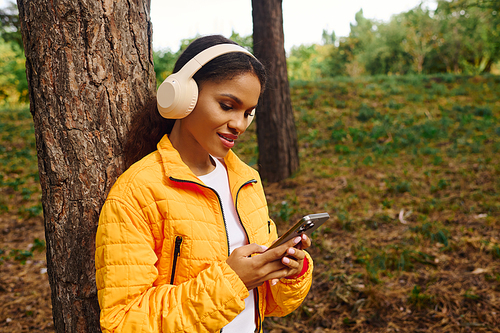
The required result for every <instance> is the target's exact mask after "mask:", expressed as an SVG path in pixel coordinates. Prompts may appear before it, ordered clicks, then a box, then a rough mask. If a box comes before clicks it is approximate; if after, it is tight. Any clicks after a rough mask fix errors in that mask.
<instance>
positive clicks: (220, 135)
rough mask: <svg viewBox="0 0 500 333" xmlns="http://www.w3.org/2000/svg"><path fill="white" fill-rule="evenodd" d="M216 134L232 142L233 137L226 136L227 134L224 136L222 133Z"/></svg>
mask: <svg viewBox="0 0 500 333" xmlns="http://www.w3.org/2000/svg"><path fill="white" fill-rule="evenodd" d="M217 135H218V136H220V137H221V138H223V139H224V140H227V141H229V142H234V139H230V138H228V137H227V136H224V135H222V134H220V133H217Z"/></svg>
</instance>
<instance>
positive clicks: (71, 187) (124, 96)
mask: <svg viewBox="0 0 500 333" xmlns="http://www.w3.org/2000/svg"><path fill="white" fill-rule="evenodd" d="M18 7H19V16H20V21H21V31H22V35H23V42H24V49H25V54H26V75H27V79H28V84H29V93H30V110H31V114H32V115H33V120H34V124H35V135H36V146H37V154H38V167H39V172H40V184H41V187H42V204H43V212H44V224H45V237H46V243H47V268H48V276H49V282H50V286H51V290H52V305H53V308H52V312H53V317H54V325H55V329H56V331H57V332H100V326H99V311H100V310H99V304H98V302H97V295H96V294H97V292H96V285H95V268H94V267H95V266H94V253H95V233H96V230H97V224H98V219H99V213H100V209H101V206H102V205H103V203H104V201H105V198H106V196H107V194H108V191H109V190H110V187H111V186H112V185H113V183H114V181H115V180H116V178H117V176H118V175H119V174H121V172H122V171H123V162H122V158H121V156H120V155H121V152H122V145H123V143H124V141H125V137H126V134H127V129H128V126H129V122H130V119H131V117H132V115H133V114H134V112H136V111H138V110H140V109H141V108H142V106H143V105H144V104H145V103H146V102H147V101H148V100H149V99H150V98H152V97H153V96H154V95H155V91H156V86H155V74H154V69H153V52H152V43H151V38H152V27H151V23H150V1H149V0H129V1H110V0H104V1H93V0H62V1H48V0H31V1H30V0H18Z"/></svg>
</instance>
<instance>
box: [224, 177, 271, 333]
mask: <svg viewBox="0 0 500 333" xmlns="http://www.w3.org/2000/svg"><path fill="white" fill-rule="evenodd" d="M252 183H253V184H255V183H257V181H256V180H255V179H252V180H249V181H247V182H246V183H244V184H243V185H241V186H240V188H239V189H238V192H236V201H235V203H234V208H235V210H236V214H238V219H239V220H240V223H241V227H242V228H243V230H245V234H246V235H247V239H248V242H250V237H248V232H247V229H246V228H245V225H243V222H242V221H241V217H240V212H239V211H238V196H239V194H240V191H241V189H242V188H243V187H244V186H246V185H248V184H252ZM269 224H270V223H269V222H268V228H270V226H269ZM254 290H255V307H256V310H257V315H258V316H259V321H258V323H257V329H256V330H255V332H260V329H261V327H260V326H261V323H262V318H261V316H260V305H259V289H258V288H255V289H254ZM221 332H222V330H221Z"/></svg>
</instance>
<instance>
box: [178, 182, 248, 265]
mask: <svg viewBox="0 0 500 333" xmlns="http://www.w3.org/2000/svg"><path fill="white" fill-rule="evenodd" d="M169 178H170V180H172V181H174V182H178V183H190V184H195V185H198V186H201V187H204V188H206V189H209V190H211V191H212V192H214V193H215V195H216V196H217V201H218V202H219V207H220V210H221V213H222V220H223V221H224V231H225V232H226V242H227V256H228V257H229V255H230V254H231V250H230V248H231V244H230V243H229V235H228V233H227V223H226V218H225V217H224V209H223V208H222V201H221V199H220V196H219V193H217V191H216V190H214V189H213V188H211V187H208V186H205V185H203V184H200V183H197V182H193V181H190V180H184V179H177V178H174V177H169ZM245 232H246V231H245ZM247 237H248V235H247Z"/></svg>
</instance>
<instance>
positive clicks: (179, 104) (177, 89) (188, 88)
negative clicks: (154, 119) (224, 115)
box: [156, 74, 198, 119]
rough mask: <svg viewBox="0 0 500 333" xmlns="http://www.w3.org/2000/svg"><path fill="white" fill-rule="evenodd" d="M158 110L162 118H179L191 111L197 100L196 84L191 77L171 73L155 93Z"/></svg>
mask: <svg viewBox="0 0 500 333" xmlns="http://www.w3.org/2000/svg"><path fill="white" fill-rule="evenodd" d="M156 96H157V104H158V111H159V112H160V114H161V116H162V117H163V118H167V119H181V118H185V117H186V116H187V115H189V114H190V113H191V111H193V109H194V107H195V106H196V102H197V101H198V85H197V84H196V81H195V80H193V79H192V78H189V79H187V80H186V79H185V78H184V77H183V76H180V75H177V74H172V75H170V76H169V77H167V78H166V79H165V81H163V83H162V84H161V85H160V87H159V88H158V91H157V93H156Z"/></svg>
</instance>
